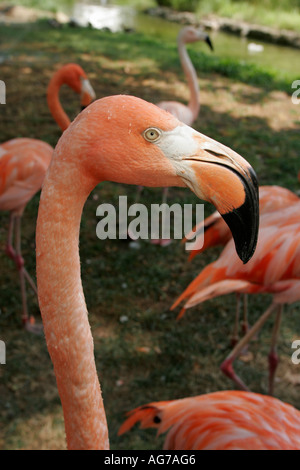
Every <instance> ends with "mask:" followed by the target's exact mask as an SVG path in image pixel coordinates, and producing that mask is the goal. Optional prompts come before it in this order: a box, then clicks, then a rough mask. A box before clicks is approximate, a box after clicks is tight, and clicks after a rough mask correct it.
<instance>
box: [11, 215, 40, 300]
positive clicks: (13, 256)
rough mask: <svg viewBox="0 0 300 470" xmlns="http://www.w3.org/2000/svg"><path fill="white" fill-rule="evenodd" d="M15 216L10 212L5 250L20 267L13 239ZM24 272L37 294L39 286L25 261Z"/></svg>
mask: <svg viewBox="0 0 300 470" xmlns="http://www.w3.org/2000/svg"><path fill="white" fill-rule="evenodd" d="M15 217H16V216H15V215H14V214H12V213H11V214H10V218H9V226H8V236H7V243H6V248H5V252H6V254H7V255H8V256H9V258H10V259H12V260H13V261H14V263H15V264H16V266H17V268H18V260H17V254H16V251H15V249H14V247H13V241H12V240H13V232H14V221H15ZM23 272H24V276H25V278H26V279H27V281H28V283H29V284H30V287H31V288H32V290H33V292H34V293H35V294H36V296H37V288H36V285H35V282H34V281H33V279H32V277H31V276H30V275H29V273H28V271H27V270H26V268H25V267H24V263H23Z"/></svg>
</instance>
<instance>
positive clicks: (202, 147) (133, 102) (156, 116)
mask: <svg viewBox="0 0 300 470" xmlns="http://www.w3.org/2000/svg"><path fill="white" fill-rule="evenodd" d="M75 128H76V132H74V130H75ZM66 133H67V134H69V136H70V138H69V140H68V145H69V146H71V147H72V148H71V149H70V150H71V153H76V152H77V153H78V152H79V153H80V155H79V158H80V165H81V164H82V165H84V168H82V170H80V171H81V172H82V173H83V172H84V173H85V174H86V172H87V171H88V173H89V175H90V177H91V178H92V179H93V183H94V185H95V184H97V183H98V182H99V181H103V180H107V181H113V182H119V183H128V184H135V185H141V186H152V187H167V186H187V187H189V188H190V189H191V190H192V191H193V192H194V193H195V194H196V195H197V196H198V197H199V198H200V199H204V200H206V201H209V202H211V203H212V204H213V205H214V206H215V207H216V209H217V210H218V211H219V213H220V214H221V216H222V217H223V218H224V220H225V222H226V223H227V224H228V226H229V228H230V229H231V232H232V234H233V237H234V240H235V245H236V249H237V253H238V255H239V257H240V258H241V259H242V260H243V261H244V262H247V261H248V260H249V259H250V258H251V256H252V255H253V253H254V250H255V246H256V241H257V232H258V221H259V206H258V184H257V180H256V175H255V172H254V170H253V169H252V167H251V166H250V165H249V163H248V162H247V161H246V160H244V159H243V158H242V157H241V156H240V155H238V154H237V153H236V152H234V151H233V150H231V149H230V148H228V147H225V146H224V145H222V144H220V143H218V142H216V141H215V140H213V139H211V138H209V137H207V136H205V135H203V134H200V133H199V132H197V131H195V130H194V129H192V128H191V127H189V126H187V125H185V124H183V123H181V122H180V121H178V120H177V119H176V118H175V117H174V116H172V115H171V114H170V113H168V112H166V111H164V110H162V109H160V108H158V107H157V106H155V105H153V104H150V103H148V102H146V101H144V100H141V99H139V98H135V97H133V96H125V95H119V96H110V97H106V98H102V99H100V100H98V101H95V102H94V103H92V104H91V105H90V106H89V107H88V108H87V109H86V110H84V111H83V112H82V113H80V115H79V116H78V117H77V118H76V119H75V121H74V122H73V123H72V124H71V126H70V127H69V129H68V130H67V131H66Z"/></svg>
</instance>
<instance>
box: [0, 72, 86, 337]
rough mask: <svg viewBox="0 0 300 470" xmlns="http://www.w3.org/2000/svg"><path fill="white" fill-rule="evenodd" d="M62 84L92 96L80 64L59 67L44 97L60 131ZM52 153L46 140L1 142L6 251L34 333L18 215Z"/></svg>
mask: <svg viewBox="0 0 300 470" xmlns="http://www.w3.org/2000/svg"><path fill="white" fill-rule="evenodd" d="M63 84H67V85H69V86H70V87H71V88H72V89H73V90H74V91H75V92H77V93H79V94H81V104H82V105H88V104H89V103H90V102H91V101H92V100H93V99H94V98H95V94H94V92H93V90H92V88H91V85H90V84H89V81H88V80H87V77H86V74H85V72H84V71H83V70H82V68H81V67H80V66H79V65H76V64H67V65H65V66H63V67H61V68H60V69H59V70H58V71H57V72H56V73H55V74H54V75H53V77H52V79H51V81H50V84H49V87H48V95H47V99H48V104H49V108H50V111H51V113H52V115H53V117H54V119H55V120H56V122H57V124H58V125H59V126H60V127H61V129H62V131H63V130H65V129H66V128H67V127H68V125H69V123H70V120H69V118H68V117H67V116H66V114H65V113H64V111H63V109H62V107H61V104H60V102H59V97H58V93H59V88H60V87H61V86H62V85H63ZM52 154H53V148H52V147H51V146H50V145H49V144H47V143H46V142H43V141H41V140H36V139H28V138H17V139H12V140H9V141H7V142H4V143H3V144H1V146H0V210H8V211H10V222H9V228H8V237H7V243H6V253H7V255H8V256H9V257H10V258H11V259H12V260H13V261H14V262H15V264H16V267H17V269H18V272H19V277H20V283H21V296H22V323H23V325H24V327H25V328H26V329H27V330H28V331H31V332H36V333H37V332H38V331H40V325H36V324H34V319H33V317H31V316H29V315H28V307H27V294H26V280H27V281H28V282H29V284H30V286H31V287H32V289H33V290H34V292H36V293H37V290H36V286H35V283H34V281H33V280H32V278H31V277H30V275H29V274H28V272H27V270H26V268H25V266H24V259H23V256H22V252H21V218H22V215H23V212H24V209H25V207H26V205H27V203H28V202H29V201H30V200H31V199H32V197H33V196H34V195H35V194H36V193H37V192H38V191H39V190H40V189H41V186H42V183H43V180H44V177H45V174H46V171H47V168H48V166H49V164H50V161H51V157H52ZM14 238H15V244H16V245H15V247H13V239H14Z"/></svg>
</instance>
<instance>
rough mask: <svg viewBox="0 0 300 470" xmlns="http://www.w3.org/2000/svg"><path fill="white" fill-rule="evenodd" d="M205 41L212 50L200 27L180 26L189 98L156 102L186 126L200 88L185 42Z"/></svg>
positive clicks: (194, 110) (194, 112) (193, 114)
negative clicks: (182, 101)
mask: <svg viewBox="0 0 300 470" xmlns="http://www.w3.org/2000/svg"><path fill="white" fill-rule="evenodd" d="M197 41H205V42H206V43H207V44H208V45H209V47H210V49H211V50H213V45H212V43H211V40H210V37H209V36H208V34H206V33H205V32H204V31H203V30H202V29H200V28H194V27H193V26H185V27H184V28H182V29H181V30H180V31H179V33H178V36H177V46H178V53H179V59H180V63H181V66H182V68H183V71H184V74H185V77H186V79H187V82H188V87H189V91H190V99H189V103H188V105H185V104H183V103H180V102H179V101H160V102H159V103H157V106H159V108H161V109H164V110H165V111H168V112H169V113H171V114H173V116H175V117H176V118H177V119H179V120H180V121H181V122H184V123H185V124H187V125H188V126H191V125H192V124H193V122H194V121H195V120H196V119H197V117H198V114H199V110H200V90H199V82H198V78H197V73H196V70H195V68H194V66H193V63H192V61H191V59H190V57H189V55H188V53H187V50H186V44H189V43H193V42H197ZM142 190H143V187H142V186H139V187H138V196H137V200H138V199H139V196H140V194H141V192H142ZM167 196H168V188H164V189H163V199H162V203H163V204H165V203H166V202H167ZM171 242H172V240H171V239H169V238H168V239H164V238H163V239H159V238H158V239H152V240H151V243H152V244H155V245H161V246H168V245H169V244H170V243H171Z"/></svg>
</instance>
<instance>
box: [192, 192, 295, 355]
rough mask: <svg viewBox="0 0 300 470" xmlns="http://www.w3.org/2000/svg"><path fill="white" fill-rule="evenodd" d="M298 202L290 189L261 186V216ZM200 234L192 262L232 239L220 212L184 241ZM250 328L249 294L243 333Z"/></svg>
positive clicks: (214, 214)
mask: <svg viewBox="0 0 300 470" xmlns="http://www.w3.org/2000/svg"><path fill="white" fill-rule="evenodd" d="M297 201H299V197H298V196H297V195H296V194H295V193H293V192H292V191H290V190H289V189H286V188H283V187H282V186H275V185H273V186H260V188H259V212H260V214H261V215H262V214H266V213H270V212H273V211H278V210H280V209H282V208H285V207H288V206H289V205H290V204H293V203H294V202H297ZM199 233H203V237H201V238H200V237H199V238H198V240H200V244H199V246H198V247H197V242H195V243H196V246H195V247H194V249H193V250H191V252H190V255H189V260H192V259H193V258H194V257H195V256H196V255H197V254H198V253H202V252H203V251H205V250H207V249H208V248H210V247H214V246H218V245H221V246H225V245H226V244H227V242H228V241H229V240H230V239H231V233H230V230H229V228H228V226H227V225H226V223H225V221H224V220H223V219H222V217H221V216H220V214H219V213H218V212H214V213H213V214H211V215H210V216H209V217H207V218H206V219H205V220H204V221H203V222H201V223H200V224H198V226H196V227H195V228H194V229H193V232H191V233H189V234H188V235H187V237H186V238H185V239H184V240H183V241H186V240H187V239H189V238H192V237H193V236H195V234H197V235H198V236H199ZM202 242H203V244H202ZM240 296H241V294H240V293H239V292H237V293H236V297H237V305H236V314H235V324H234V330H233V335H232V339H231V343H232V345H233V346H235V344H236V343H237V341H238V324H239V317H240ZM248 328H249V326H248V301H247V294H244V308H243V323H242V330H243V332H244V333H246V332H247V331H248Z"/></svg>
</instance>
